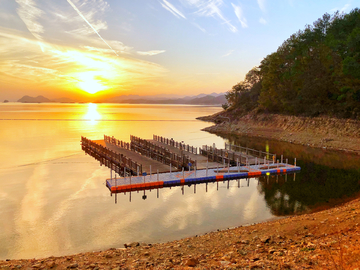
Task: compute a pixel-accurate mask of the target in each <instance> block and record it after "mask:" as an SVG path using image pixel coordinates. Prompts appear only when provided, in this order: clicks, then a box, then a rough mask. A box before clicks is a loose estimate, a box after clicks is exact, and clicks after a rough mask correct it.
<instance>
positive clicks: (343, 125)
mask: <svg viewBox="0 0 360 270" xmlns="http://www.w3.org/2000/svg"><path fill="white" fill-rule="evenodd" d="M198 119H199V120H203V121H208V122H214V123H215V125H213V126H210V127H208V128H205V129H204V130H205V131H208V132H211V133H217V134H234V135H245V136H251V137H263V138H268V139H275V140H279V141H286V142H291V143H295V144H301V145H307V146H312V147H318V148H326V149H334V150H341V151H346V152H354V153H357V154H360V121H356V120H350V119H337V118H329V117H314V118H311V117H296V116H284V115H277V114H254V113H251V114H247V115H245V116H242V117H237V116H236V113H228V112H226V111H225V112H221V113H218V114H215V115H210V116H205V117H199V118H198Z"/></svg>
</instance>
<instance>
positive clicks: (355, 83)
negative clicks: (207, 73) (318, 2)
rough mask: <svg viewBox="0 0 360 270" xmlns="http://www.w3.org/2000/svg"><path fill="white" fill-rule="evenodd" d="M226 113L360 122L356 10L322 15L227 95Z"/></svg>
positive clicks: (359, 35) (359, 25)
mask: <svg viewBox="0 0 360 270" xmlns="http://www.w3.org/2000/svg"><path fill="white" fill-rule="evenodd" d="M226 99H227V102H228V105H229V110H231V109H236V110H237V111H241V112H244V113H246V112H249V111H252V110H257V111H264V112H271V113H281V114H290V115H305V116H318V115H329V116H336V117H343V118H354V119H355V118H357V119H359V118H360V10H359V9H358V8H356V9H354V10H352V11H351V12H350V13H349V14H340V13H339V12H337V13H335V14H333V15H329V14H325V15H323V17H322V18H320V19H318V20H317V21H316V22H314V23H313V25H308V26H306V28H305V29H304V30H302V31H298V32H297V33H295V34H293V35H292V36H291V37H290V38H289V39H287V40H286V41H285V42H284V43H283V44H282V45H281V46H280V47H279V48H278V50H277V51H276V52H274V53H272V54H270V55H268V56H266V57H265V58H264V59H263V60H262V61H261V64H260V66H259V67H256V68H253V69H252V70H250V71H249V72H248V74H247V75H246V77H245V80H244V81H242V82H240V83H238V84H236V85H234V86H233V88H232V89H231V90H230V91H228V92H227V95H226Z"/></svg>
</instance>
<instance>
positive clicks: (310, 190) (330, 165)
mask: <svg viewBox="0 0 360 270" xmlns="http://www.w3.org/2000/svg"><path fill="white" fill-rule="evenodd" d="M228 139H229V142H230V143H233V144H235V145H241V146H246V147H250V148H255V149H257V150H262V151H264V150H265V151H266V150H268V149H270V152H272V153H276V154H277V155H278V156H279V155H284V157H286V158H289V159H290V161H289V162H290V163H291V162H293V159H294V158H297V165H298V166H300V167H301V172H300V173H297V174H296V177H295V179H294V175H293V174H289V175H278V176H265V177H261V178H260V179H259V181H260V183H259V187H258V189H259V192H260V193H261V194H263V195H264V198H265V201H266V203H267V205H268V207H269V208H270V209H271V212H272V214H274V215H277V216H283V215H293V214H300V213H303V212H306V211H309V210H314V209H315V208H317V207H330V206H333V205H334V204H336V203H339V202H341V201H342V200H346V199H348V198H350V197H352V196H354V195H356V193H358V192H359V191H360V169H359V168H360V156H358V155H354V154H348V153H341V152H336V151H328V150H323V149H314V148H310V147H306V146H301V145H294V144H291V143H286V142H279V141H267V140H265V139H261V138H247V137H231V138H228Z"/></svg>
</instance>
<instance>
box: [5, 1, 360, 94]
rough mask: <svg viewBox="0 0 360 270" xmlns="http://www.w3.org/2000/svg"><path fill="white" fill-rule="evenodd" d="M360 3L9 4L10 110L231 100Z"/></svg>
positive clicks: (7, 88) (7, 72) (7, 71)
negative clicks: (299, 42) (69, 103)
mask: <svg viewBox="0 0 360 270" xmlns="http://www.w3.org/2000/svg"><path fill="white" fill-rule="evenodd" d="M359 6H360V0H344V1H342V0H338V1H335V0H317V1H313V0H230V1H227V0H107V1H105V0H0V101H3V100H5V99H7V100H10V101H16V100H17V99H19V98H21V97H22V96H24V95H29V96H38V95H43V96H45V97H47V98H50V99H54V98H62V97H67V98H72V99H80V100H91V99H94V98H97V99H98V98H106V97H115V96H121V95H182V96H184V95H197V94H200V93H205V94H210V93H213V92H216V93H221V92H226V91H228V90H230V89H231V87H232V86H233V85H235V84H236V83H238V82H240V81H242V80H243V79H244V76H245V75H246V73H247V72H248V71H249V70H250V69H252V68H253V67H255V66H258V65H259V64H260V62H261V60H262V59H263V58H264V57H266V56H267V55H268V54H270V53H272V52H274V51H276V50H277V48H278V47H279V46H280V45H281V44H282V43H283V42H284V41H285V40H286V39H288V38H289V37H290V36H291V35H292V34H294V33H296V32H297V31H298V30H303V29H304V28H305V26H306V25H307V24H312V23H313V22H314V21H316V20H317V19H318V18H320V17H322V15H323V14H325V13H329V14H333V13H334V12H335V11H337V10H339V11H340V12H344V13H348V12H350V11H351V10H352V9H354V8H356V7H359Z"/></svg>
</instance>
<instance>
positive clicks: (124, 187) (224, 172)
mask: <svg viewBox="0 0 360 270" xmlns="http://www.w3.org/2000/svg"><path fill="white" fill-rule="evenodd" d="M297 171H300V167H297V166H294V165H290V164H284V163H278V164H271V165H270V164H269V165H251V166H239V167H225V168H219V169H208V170H206V169H205V170H195V171H182V172H172V173H162V174H152V175H147V176H135V177H122V178H117V179H115V178H114V179H108V180H106V186H107V187H108V188H109V190H110V191H111V193H124V192H128V191H139V190H148V189H158V188H164V187H172V186H184V185H192V184H199V183H209V182H218V181H225V180H234V179H243V178H252V177H260V176H263V175H271V174H285V173H295V172H297Z"/></svg>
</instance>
